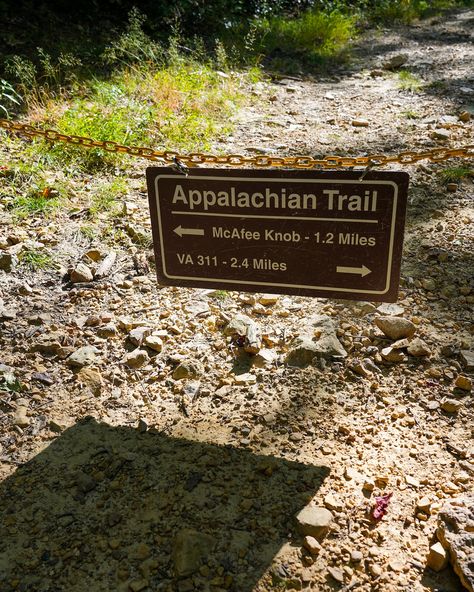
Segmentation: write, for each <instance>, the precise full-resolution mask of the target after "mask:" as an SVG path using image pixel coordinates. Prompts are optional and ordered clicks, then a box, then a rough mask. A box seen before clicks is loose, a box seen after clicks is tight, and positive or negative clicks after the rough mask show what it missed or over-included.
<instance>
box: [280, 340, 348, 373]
mask: <svg viewBox="0 0 474 592" xmlns="http://www.w3.org/2000/svg"><path fill="white" fill-rule="evenodd" d="M333 357H337V358H345V357H347V352H346V350H345V349H344V347H343V346H342V344H341V342H340V341H339V339H338V338H337V336H336V335H335V334H327V335H322V336H321V337H320V338H319V339H317V338H315V337H313V336H312V335H300V336H298V337H296V338H295V339H294V341H293V343H292V348H291V350H290V351H289V352H288V355H287V356H286V363H287V364H288V365H289V366H298V367H300V368H303V367H304V366H307V365H308V364H311V362H312V361H313V359H314V358H326V359H330V358H333Z"/></svg>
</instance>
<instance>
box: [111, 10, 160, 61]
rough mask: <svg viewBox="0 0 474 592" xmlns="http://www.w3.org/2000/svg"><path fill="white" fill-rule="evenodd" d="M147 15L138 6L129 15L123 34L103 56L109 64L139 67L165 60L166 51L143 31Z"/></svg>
mask: <svg viewBox="0 0 474 592" xmlns="http://www.w3.org/2000/svg"><path fill="white" fill-rule="evenodd" d="M145 21H146V16H145V15H143V14H142V13H141V12H140V11H139V10H138V9H137V8H133V9H132V10H131V11H130V13H129V15H128V26H127V28H126V30H125V32H124V33H122V35H120V37H119V38H118V39H117V40H115V41H112V43H111V44H110V45H109V46H108V47H107V48H106V49H105V51H104V53H103V55H102V57H103V59H104V61H105V62H106V63H107V64H109V65H122V66H127V67H132V68H139V67H140V65H145V66H146V65H148V66H149V65H150V64H158V63H163V62H164V57H165V52H164V50H163V48H162V47H161V45H159V44H158V43H156V42H154V41H153V40H152V39H150V37H148V35H146V33H144V31H143V28H142V27H143V24H144V22H145Z"/></svg>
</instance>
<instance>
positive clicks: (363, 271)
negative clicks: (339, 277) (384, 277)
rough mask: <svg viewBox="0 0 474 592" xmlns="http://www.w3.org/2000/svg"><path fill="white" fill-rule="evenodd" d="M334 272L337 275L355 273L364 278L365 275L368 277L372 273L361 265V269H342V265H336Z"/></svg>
mask: <svg viewBox="0 0 474 592" xmlns="http://www.w3.org/2000/svg"><path fill="white" fill-rule="evenodd" d="M336 272H337V273H357V274H358V275H360V276H362V277H365V276H366V275H369V273H372V270H371V269H369V268H368V267H366V266H365V265H362V267H344V266H342V265H338V266H337V267H336Z"/></svg>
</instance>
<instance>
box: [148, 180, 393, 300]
mask: <svg viewBox="0 0 474 592" xmlns="http://www.w3.org/2000/svg"><path fill="white" fill-rule="evenodd" d="M176 178H177V175H158V176H157V177H156V178H155V198H156V211H157V214H158V226H159V231H160V247H161V261H162V264H163V275H164V276H165V277H167V278H169V279H170V280H196V281H202V282H212V281H216V282H222V283H226V284H240V285H245V284H247V285H249V286H250V285H251V286H275V287H278V288H301V289H304V290H315V291H317V290H321V291H323V290H324V291H332V292H349V293H354V292H356V293H358V294H386V293H387V292H388V291H389V290H390V280H391V275H392V259H393V243H394V239H395V223H396V211H397V206H398V185H397V184H396V183H394V182H393V181H378V180H370V179H368V180H362V181H358V180H357V179H347V180H345V179H330V178H324V179H299V178H297V177H291V182H294V183H320V184H321V183H324V184H326V185H327V184H328V183H335V184H344V183H347V184H349V183H350V184H354V183H355V182H357V183H360V184H361V185H391V186H392V187H393V205H392V223H391V226H390V243H389V250H388V262H387V263H388V264H387V275H386V283H385V288H384V289H383V290H362V289H357V288H340V287H334V286H308V285H301V284H281V283H277V282H257V281H252V280H229V279H223V278H216V277H195V276H187V275H185V276H182V275H170V274H168V272H167V271H166V258H165V245H164V241H163V226H162V223H161V211H160V200H159V190H158V181H159V180H160V179H176ZM186 178H187V179H196V180H200V181H202V180H209V181H227V182H228V181H235V182H242V181H262V182H270V183H271V182H274V183H281V182H282V181H284V178H281V177H276V178H275V177H273V178H272V177H214V176H212V177H211V176H208V175H188V176H187V177H186ZM185 213H186V214H187V213H188V212H185ZM199 213H200V212H193V214H194V215H198V214H199ZM202 214H204V215H205V214H206V212H202ZM238 216H239V218H241V219H242V220H245V218H246V217H247V218H248V217H250V215H249V216H245V214H242V215H240V214H239V215H238ZM223 217H225V214H224V215H223ZM252 217H253V218H254V217H255V216H254V215H252ZM258 217H259V218H265V216H258ZM279 217H281V218H284V216H279ZM292 219H294V220H298V219H299V218H298V216H295V217H293V218H292ZM334 220H337V218H334ZM354 222H358V220H354Z"/></svg>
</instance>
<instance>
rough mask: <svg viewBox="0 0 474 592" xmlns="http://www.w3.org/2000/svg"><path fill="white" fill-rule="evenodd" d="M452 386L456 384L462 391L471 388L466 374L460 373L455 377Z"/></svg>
mask: <svg viewBox="0 0 474 592" xmlns="http://www.w3.org/2000/svg"><path fill="white" fill-rule="evenodd" d="M454 386H457V387H458V388H460V389H462V390H463V391H470V390H471V389H472V380H471V379H470V378H469V377H468V376H463V375H462V374H460V375H459V376H458V377H457V378H456V382H455V383H454Z"/></svg>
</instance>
